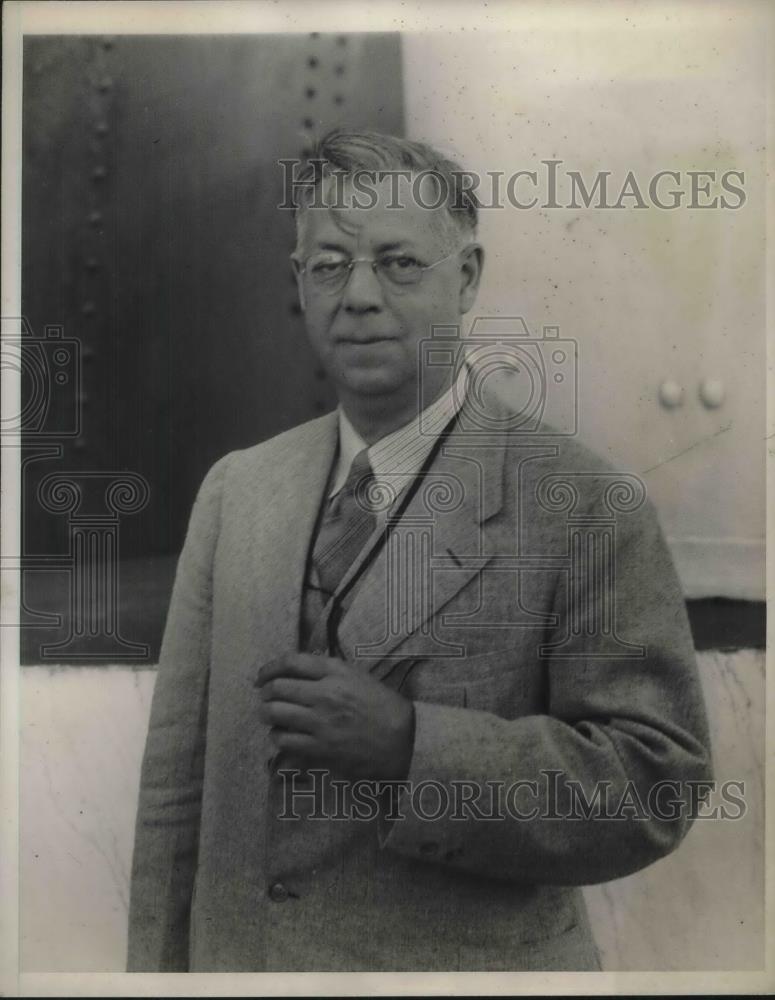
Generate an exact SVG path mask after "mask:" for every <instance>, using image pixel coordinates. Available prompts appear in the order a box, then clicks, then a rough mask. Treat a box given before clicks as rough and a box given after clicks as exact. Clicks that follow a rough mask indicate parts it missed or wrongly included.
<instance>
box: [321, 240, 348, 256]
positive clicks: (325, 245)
mask: <svg viewBox="0 0 775 1000" xmlns="http://www.w3.org/2000/svg"><path fill="white" fill-rule="evenodd" d="M315 246H316V247H317V249H318V250H338V251H339V252H340V253H349V252H350V251H349V250H348V249H347V247H346V246H344V245H343V244H342V243H331V242H329V241H327V240H326V241H324V242H322V243H316V244H315Z"/></svg>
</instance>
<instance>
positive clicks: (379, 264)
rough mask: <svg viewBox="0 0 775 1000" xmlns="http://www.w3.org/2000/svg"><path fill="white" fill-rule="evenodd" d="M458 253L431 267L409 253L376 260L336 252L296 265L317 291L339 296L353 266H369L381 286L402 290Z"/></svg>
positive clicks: (392, 254)
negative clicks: (336, 293)
mask: <svg viewBox="0 0 775 1000" xmlns="http://www.w3.org/2000/svg"><path fill="white" fill-rule="evenodd" d="M459 252H460V251H459V250H454V251H453V252H452V253H450V254H447V256H446V257H441V258H439V260H434V261H433V263H431V264H422V263H420V261H419V260H417V258H416V257H413V256H412V254H408V253H396V252H391V253H383V254H379V255H378V256H377V257H350V256H349V255H348V254H346V253H343V252H341V251H339V250H320V251H319V252H317V253H313V254H311V255H310V256H309V257H307V259H306V260H304V261H302V262H301V263H300V264H299V271H300V272H301V273H302V274H304V275H306V276H307V277H308V278H309V281H310V282H311V284H312V285H314V286H315V287H316V288H320V289H321V290H323V291H329V292H341V291H342V289H343V288H344V287H345V285H346V284H347V282H348V281H349V278H350V275H351V274H352V271H353V268H354V267H355V265H356V264H371V269H372V271H373V272H374V273H375V274H376V275H377V277H378V278H379V279H380V280H381V281H382V282H383V284H387V285H388V286H396V287H402V286H405V285H416V284H418V283H419V282H420V281H421V280H422V276H423V275H424V274H425V272H426V271H430V270H431V269H432V268H434V267H437V266H438V265H439V264H443V263H444V261H447V260H451V258H452V257H454V256H455V255H456V254H458V253H459Z"/></svg>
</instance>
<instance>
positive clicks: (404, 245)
mask: <svg viewBox="0 0 775 1000" xmlns="http://www.w3.org/2000/svg"><path fill="white" fill-rule="evenodd" d="M416 249H417V247H416V245H415V243H414V241H413V240H410V239H407V240H393V241H392V242H390V243H380V244H379V245H378V246H377V253H390V251H391V250H416Z"/></svg>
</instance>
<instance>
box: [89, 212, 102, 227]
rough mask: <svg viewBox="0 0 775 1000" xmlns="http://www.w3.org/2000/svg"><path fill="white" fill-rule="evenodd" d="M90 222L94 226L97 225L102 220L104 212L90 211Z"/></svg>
mask: <svg viewBox="0 0 775 1000" xmlns="http://www.w3.org/2000/svg"><path fill="white" fill-rule="evenodd" d="M89 222H90V223H91V224H92V225H93V226H96V225H98V224H99V223H100V222H102V212H90V213H89Z"/></svg>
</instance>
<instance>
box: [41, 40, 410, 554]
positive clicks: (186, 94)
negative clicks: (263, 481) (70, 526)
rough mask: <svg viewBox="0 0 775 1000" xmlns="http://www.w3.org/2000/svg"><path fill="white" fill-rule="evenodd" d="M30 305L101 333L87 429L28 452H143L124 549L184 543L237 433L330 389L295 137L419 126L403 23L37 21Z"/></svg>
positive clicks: (317, 406) (89, 362)
mask: <svg viewBox="0 0 775 1000" xmlns="http://www.w3.org/2000/svg"><path fill="white" fill-rule="evenodd" d="M24 86H25V103H24V153H25V162H24V178H23V187H24V193H23V213H24V215H23V230H24V248H23V256H24V262H23V263H24V274H23V288H22V293H23V305H24V310H25V314H26V315H27V316H28V318H29V319H30V322H31V324H32V326H33V329H34V330H35V332H36V334H42V330H43V325H44V324H46V323H61V324H62V325H63V326H64V327H65V333H66V335H68V336H75V337H77V338H79V340H80V341H81V342H82V345H83V353H84V362H83V365H84V367H83V371H84V385H83V399H82V400H81V408H82V418H83V434H82V435H81V437H80V438H79V439H78V440H77V441H73V442H65V455H64V457H63V459H62V460H61V461H57V462H56V463H36V464H35V465H34V466H31V467H30V470H29V476H28V479H29V483H28V490H27V495H28V510H27V514H28V532H27V534H28V543H29V546H30V548H32V549H35V548H37V549H38V550H39V551H48V550H49V549H50V548H52V547H55V548H56V547H58V545H59V543H60V541H61V535H60V534H59V533H58V530H57V528H56V526H55V525H54V524H53V520H55V519H53V520H52V518H51V515H47V514H43V513H42V512H41V511H40V510H39V509H37V508H36V506H35V503H34V500H33V499H32V489H31V487H33V486H34V484H35V482H36V481H37V479H38V478H39V477H40V476H41V475H42V474H44V473H46V472H48V471H51V470H52V469H53V468H55V467H56V468H57V469H60V468H67V469H96V470H119V469H128V470H132V471H136V472H140V473H142V474H143V475H144V476H146V477H147V479H148V481H149V483H150V485H151V489H152V499H151V503H150V505H149V507H148V508H147V509H146V510H145V511H144V512H142V513H140V514H138V515H136V516H134V517H132V518H127V519H126V523H125V525H122V533H121V543H122V552H123V554H124V555H129V554H135V555H140V554H147V553H154V552H174V551H176V550H177V549H178V548H179V546H180V544H181V541H182V533H183V530H184V526H185V520H186V517H187V514H188V510H189V508H190V504H191V500H192V498H193V495H194V492H195V490H196V487H197V485H198V483H199V481H200V480H201V478H202V476H203V474H204V472H205V471H206V469H207V467H208V466H209V465H210V464H211V463H212V462H213V461H214V460H215V459H216V458H217V457H219V456H220V455H221V454H223V453H224V452H226V451H228V450H230V449H231V448H237V447H243V446H246V445H249V444H252V443H254V442H256V441H258V440H261V439H263V438H266V437H268V436H270V435H272V434H275V433H277V432H279V431H280V430H283V429H285V428H287V427H289V426H292V425H294V424H296V423H299V422H301V421H303V420H306V419H309V418H310V417H312V416H315V415H317V414H318V413H319V412H322V411H323V410H325V409H328V408H329V407H330V406H331V405H332V402H333V397H332V394H331V392H330V389H329V388H328V387H327V386H326V385H325V384H324V382H323V381H322V379H321V378H320V377H319V373H317V372H316V369H315V365H314V363H313V359H312V356H311V354H310V351H309V349H308V347H307V344H306V341H305V338H304V333H303V327H302V323H301V318H300V317H299V315H298V312H297V310H295V303H296V295H295V289H294V287H293V284H292V281H291V274H290V268H289V265H288V260H287V256H288V254H289V253H290V251H291V249H292V245H293V225H292V219H291V217H290V215H289V213H287V212H279V211H278V210H277V205H278V204H279V203H280V201H281V197H282V191H281V179H282V178H281V171H280V168H279V167H278V166H277V160H278V159H279V158H280V157H288V156H294V155H297V154H299V153H300V152H301V151H302V150H303V148H304V147H305V146H306V145H308V143H309V137H310V134H312V133H314V132H316V131H321V130H323V129H325V128H327V127H329V126H331V125H333V124H336V123H338V122H348V123H352V124H358V125H368V126H371V127H377V128H381V129H383V130H385V131H393V132H400V131H401V129H402V110H401V76H400V53H399V45H398V37H397V36H385V35H360V36H328V35H321V36H309V35H298V36H289V35H283V36H224V37H217V36H216V37H201V36H200V37H196V36H193V37H192V36H188V37H167V36H150V37H148V36H145V37H140V36H131V37H129V36H123V37H117V38H113V39H103V38H97V37H90V38H60V37H57V38H50V37H48V38H34V37H33V38H28V39H27V41H26V49H25V79H24Z"/></svg>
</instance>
